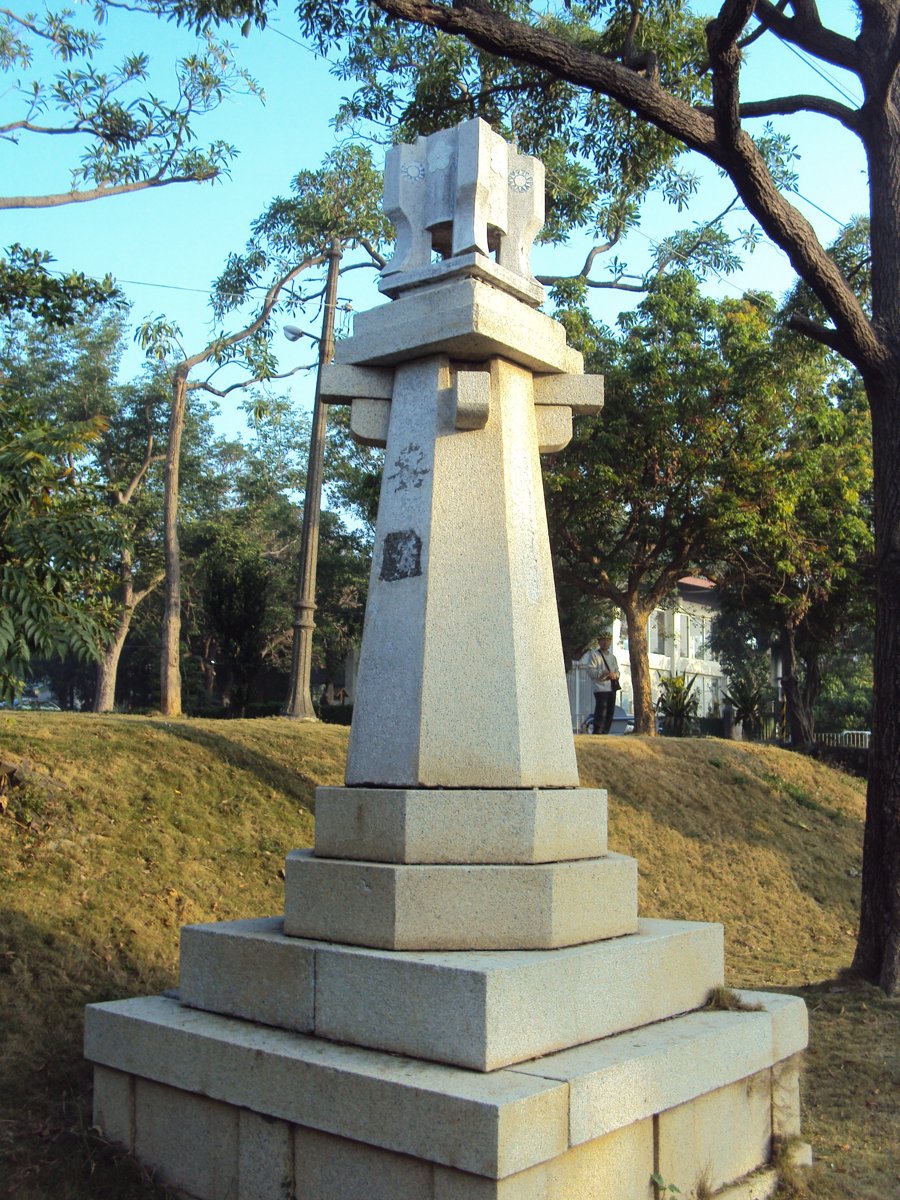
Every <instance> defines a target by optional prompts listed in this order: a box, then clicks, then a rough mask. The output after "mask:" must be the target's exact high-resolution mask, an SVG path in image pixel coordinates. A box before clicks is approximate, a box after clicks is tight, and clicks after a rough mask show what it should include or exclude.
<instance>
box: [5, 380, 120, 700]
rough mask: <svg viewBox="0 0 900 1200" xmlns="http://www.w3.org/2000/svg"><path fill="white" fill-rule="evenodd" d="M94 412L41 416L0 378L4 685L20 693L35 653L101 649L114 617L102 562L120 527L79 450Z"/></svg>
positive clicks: (96, 428)
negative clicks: (78, 416)
mask: <svg viewBox="0 0 900 1200" xmlns="http://www.w3.org/2000/svg"><path fill="white" fill-rule="evenodd" d="M101 430H102V422H100V421H99V420H97V419H94V420H86V421H81V422H65V421H53V420H48V419H42V418H39V417H38V416H37V414H36V413H35V409H34V406H33V404H31V403H30V402H29V401H27V400H25V399H23V398H22V397H21V396H19V395H17V394H16V393H15V392H14V391H13V390H12V389H11V388H10V387H9V385H8V384H6V383H0V695H2V696H3V697H6V698H9V697H11V696H12V695H14V694H15V692H16V690H17V688H18V687H19V686H20V685H21V681H22V678H23V676H24V675H25V673H26V671H27V670H28V666H29V663H30V661H31V659H32V657H33V656H35V655H41V656H44V657H49V656H51V655H56V654H73V655H76V656H78V657H81V658H91V657H95V656H96V655H97V653H98V651H99V648H100V646H101V645H102V643H103V642H104V640H105V637H106V635H107V631H108V628H109V624H110V617H111V613H110V604H109V598H108V591H109V587H110V585H111V579H110V577H109V575H108V573H107V570H106V568H105V563H106V561H107V560H108V557H109V556H110V555H111V554H112V553H114V549H115V544H116V536H115V530H114V528H113V527H112V526H111V525H110V523H109V522H108V521H107V520H106V518H105V514H104V512H103V508H102V503H101V497H100V494H99V491H98V489H97V488H96V486H95V485H94V484H93V482H92V481H91V480H90V478H83V477H82V476H81V475H80V474H79V472H78V470H77V469H76V467H75V465H74V464H75V460H76V459H77V458H78V457H79V456H80V455H82V454H83V453H84V452H85V450H86V449H87V447H88V446H89V445H90V444H91V443H92V442H94V441H96V439H97V438H98V437H99V436H100V433H101Z"/></svg>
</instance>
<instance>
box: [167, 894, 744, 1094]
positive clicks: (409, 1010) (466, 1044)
mask: <svg viewBox="0 0 900 1200" xmlns="http://www.w3.org/2000/svg"><path fill="white" fill-rule="evenodd" d="M723 978H724V965H723V947H722V927H721V926H720V925H714V924H706V923H698V922H692V921H654V920H641V921H639V922H638V932H637V933H635V934H632V935H630V936H628V937H621V938H613V939H610V940H607V941H603V942H595V943H592V944H589V945H584V946H573V947H568V948H565V949H561V950H532V951H514V950H501V951H492V952H487V951H459V952H456V951H454V952H429V953H423V952H416V953H412V952H396V951H385V950H369V949H365V948H363V947H354V946H342V945H332V944H329V943H326V942H319V941H310V940H305V939H300V938H293V937H286V936H285V935H284V933H283V931H282V923H281V921H280V919H279V918H277V917H273V918H270V919H262V920H254V921H231V922H220V923H217V924H214V925H189V926H185V927H184V928H183V929H182V931H181V979H180V985H179V987H180V996H181V999H182V1001H183V1002H184V1003H185V1004H188V1005H191V1006H193V1007H195V1008H199V1009H204V1010H208V1011H212V1012H219V1013H223V1014H228V1015H232V1016H237V1017H241V1018H244V1019H246V1020H249V1021H259V1022H263V1023H265V1024H268V1025H274V1026H280V1027H281V1028H285V1029H292V1030H296V1031H298V1032H301V1033H314V1034H316V1035H317V1036H319V1037H322V1038H327V1039H330V1040H333V1041H339V1042H349V1043H351V1044H353V1045H358V1046H368V1047H372V1048H374V1049H378V1050H388V1051H392V1052H396V1053H398V1054H408V1055H412V1056H414V1057H416V1058H422V1059H431V1060H434V1061H437V1062H443V1063H450V1064H453V1065H455V1066H461V1067H469V1068H472V1069H475V1070H479V1071H493V1070H495V1069H497V1068H498V1067H504V1066H507V1065H508V1064H510V1063H514V1062H520V1061H522V1060H525V1059H532V1058H537V1057H539V1056H540V1055H544V1054H548V1053H550V1052H552V1051H557V1050H561V1049H567V1048H569V1047H571V1046H577V1045H580V1044H582V1043H585V1042H592V1041H595V1040H596V1039H598V1038H604V1037H608V1036H609V1035H611V1034H616V1033H620V1032H621V1031H622V1030H626V1029H634V1028H636V1027H638V1026H641V1025H646V1024H649V1023H650V1022H653V1021H660V1020H664V1019H666V1018H668V1017H673V1016H676V1015H678V1014H679V1013H683V1012H687V1011H689V1010H691V1009H695V1008H699V1007H701V1006H702V1005H703V1004H704V1003H705V1001H706V998H707V996H708V995H709V992H710V991H711V990H712V989H713V988H715V987H718V986H719V985H720V984H721V983H722V981H723Z"/></svg>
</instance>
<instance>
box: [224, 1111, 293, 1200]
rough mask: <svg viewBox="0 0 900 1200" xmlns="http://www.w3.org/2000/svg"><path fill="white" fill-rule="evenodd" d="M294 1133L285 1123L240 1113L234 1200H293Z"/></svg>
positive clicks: (255, 1114)
mask: <svg viewBox="0 0 900 1200" xmlns="http://www.w3.org/2000/svg"><path fill="white" fill-rule="evenodd" d="M294 1129H295V1126H293V1125H289V1124H288V1123H287V1121H274V1120H272V1118H271V1117H261V1116H259V1115H258V1114H257V1113H253V1112H249V1111H248V1110H247V1109H245V1108H242V1109H241V1110H240V1113H239V1115H238V1187H237V1200H292V1198H293V1197H294V1196H295V1195H296V1193H295V1192H294V1178H295V1174H296V1172H295V1169H294ZM229 1200H231V1198H230V1197H229Z"/></svg>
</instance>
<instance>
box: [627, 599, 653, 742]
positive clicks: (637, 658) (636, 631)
mask: <svg viewBox="0 0 900 1200" xmlns="http://www.w3.org/2000/svg"><path fill="white" fill-rule="evenodd" d="M622 611H623V612H624V614H625V623H626V625H627V627H628V660H629V663H630V664H631V689H632V693H633V700H634V732H635V733H643V734H646V735H647V736H648V737H655V736H656V715H655V712H654V709H653V689H652V687H651V685H650V658H649V653H648V649H647V621H648V620H649V618H650V612H651V611H652V610H651V609H647V608H645V607H644V606H643V605H642V604H640V603H639V602H638V601H637V600H635V599H632V598H629V599H627V600H625V601H624V602H623V603H622Z"/></svg>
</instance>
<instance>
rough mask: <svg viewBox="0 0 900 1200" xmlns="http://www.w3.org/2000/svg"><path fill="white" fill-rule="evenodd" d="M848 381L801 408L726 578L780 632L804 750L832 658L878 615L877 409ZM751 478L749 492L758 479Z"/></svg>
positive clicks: (792, 733) (728, 594)
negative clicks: (873, 425)
mask: <svg viewBox="0 0 900 1200" xmlns="http://www.w3.org/2000/svg"><path fill="white" fill-rule="evenodd" d="M841 382H845V383H847V384H848V386H844V387H841V386H839V387H838V388H837V389H835V388H834V387H832V388H829V389H827V390H826V391H825V393H824V395H823V399H822V402H820V403H818V404H816V403H815V402H814V401H813V400H812V399H810V400H809V401H808V402H806V403H805V404H804V406H803V408H802V409H801V410H800V411H799V412H798V413H797V415H796V417H795V419H794V422H793V423H792V426H791V427H790V429H789V430H787V436H786V438H785V439H784V441H783V442H782V443H781V445H780V446H779V450H778V457H777V460H776V461H777V465H778V468H779V475H778V478H777V479H776V480H774V481H772V483H769V482H768V481H765V480H763V490H762V491H761V492H759V493H758V494H757V498H756V502H757V503H758V506H759V512H760V519H759V520H758V522H756V523H755V528H754V530H753V536H752V538H747V539H744V540H742V541H741V542H740V543H739V544H738V545H737V546H736V547H734V548H733V549H732V550H731V552H730V563H729V564H728V565H726V566H725V568H724V569H723V571H722V573H721V575H720V579H719V583H720V595H721V596H722V598H723V601H724V603H725V604H726V605H730V607H732V608H738V607H740V608H742V609H744V611H746V612H748V613H749V614H751V616H752V618H753V619H754V621H755V622H756V624H757V625H762V626H763V627H764V628H767V629H768V630H769V631H770V632H771V636H772V639H773V643H774V644H775V645H776V646H777V648H778V651H779V657H780V664H781V686H782V691H783V693H784V698H785V702H786V708H787V725H788V733H789V737H790V741H791V744H792V745H793V746H795V747H805V746H808V745H810V744H811V743H812V740H813V733H814V729H815V706H816V701H817V699H818V695H819V691H820V688H821V684H822V671H823V660H824V657H825V656H826V655H827V654H828V653H829V652H830V651H831V650H832V649H833V647H834V645H835V643H836V642H838V641H839V640H840V638H841V637H842V636H843V635H844V633H846V631H847V630H849V629H851V628H853V627H854V626H856V625H858V624H859V623H860V622H866V621H867V620H869V619H870V618H871V608H872V580H871V568H872V558H871V554H872V521H871V499H870V487H871V476H872V464H871V453H870V438H869V422H868V413H867V411H866V409H865V406H864V403H860V397H859V394H858V391H859V390H858V388H856V389H854V388H853V387H852V386H849V385H851V384H852V381H841ZM836 391H837V394H835V393H836ZM842 393H843V394H842ZM785 480H786V481H789V483H788V485H787V486H785V485H784V483H783V481H785ZM747 484H748V488H747V489H745V492H746V491H747V490H752V489H753V487H754V480H753V479H749V480H748V481H747Z"/></svg>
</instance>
